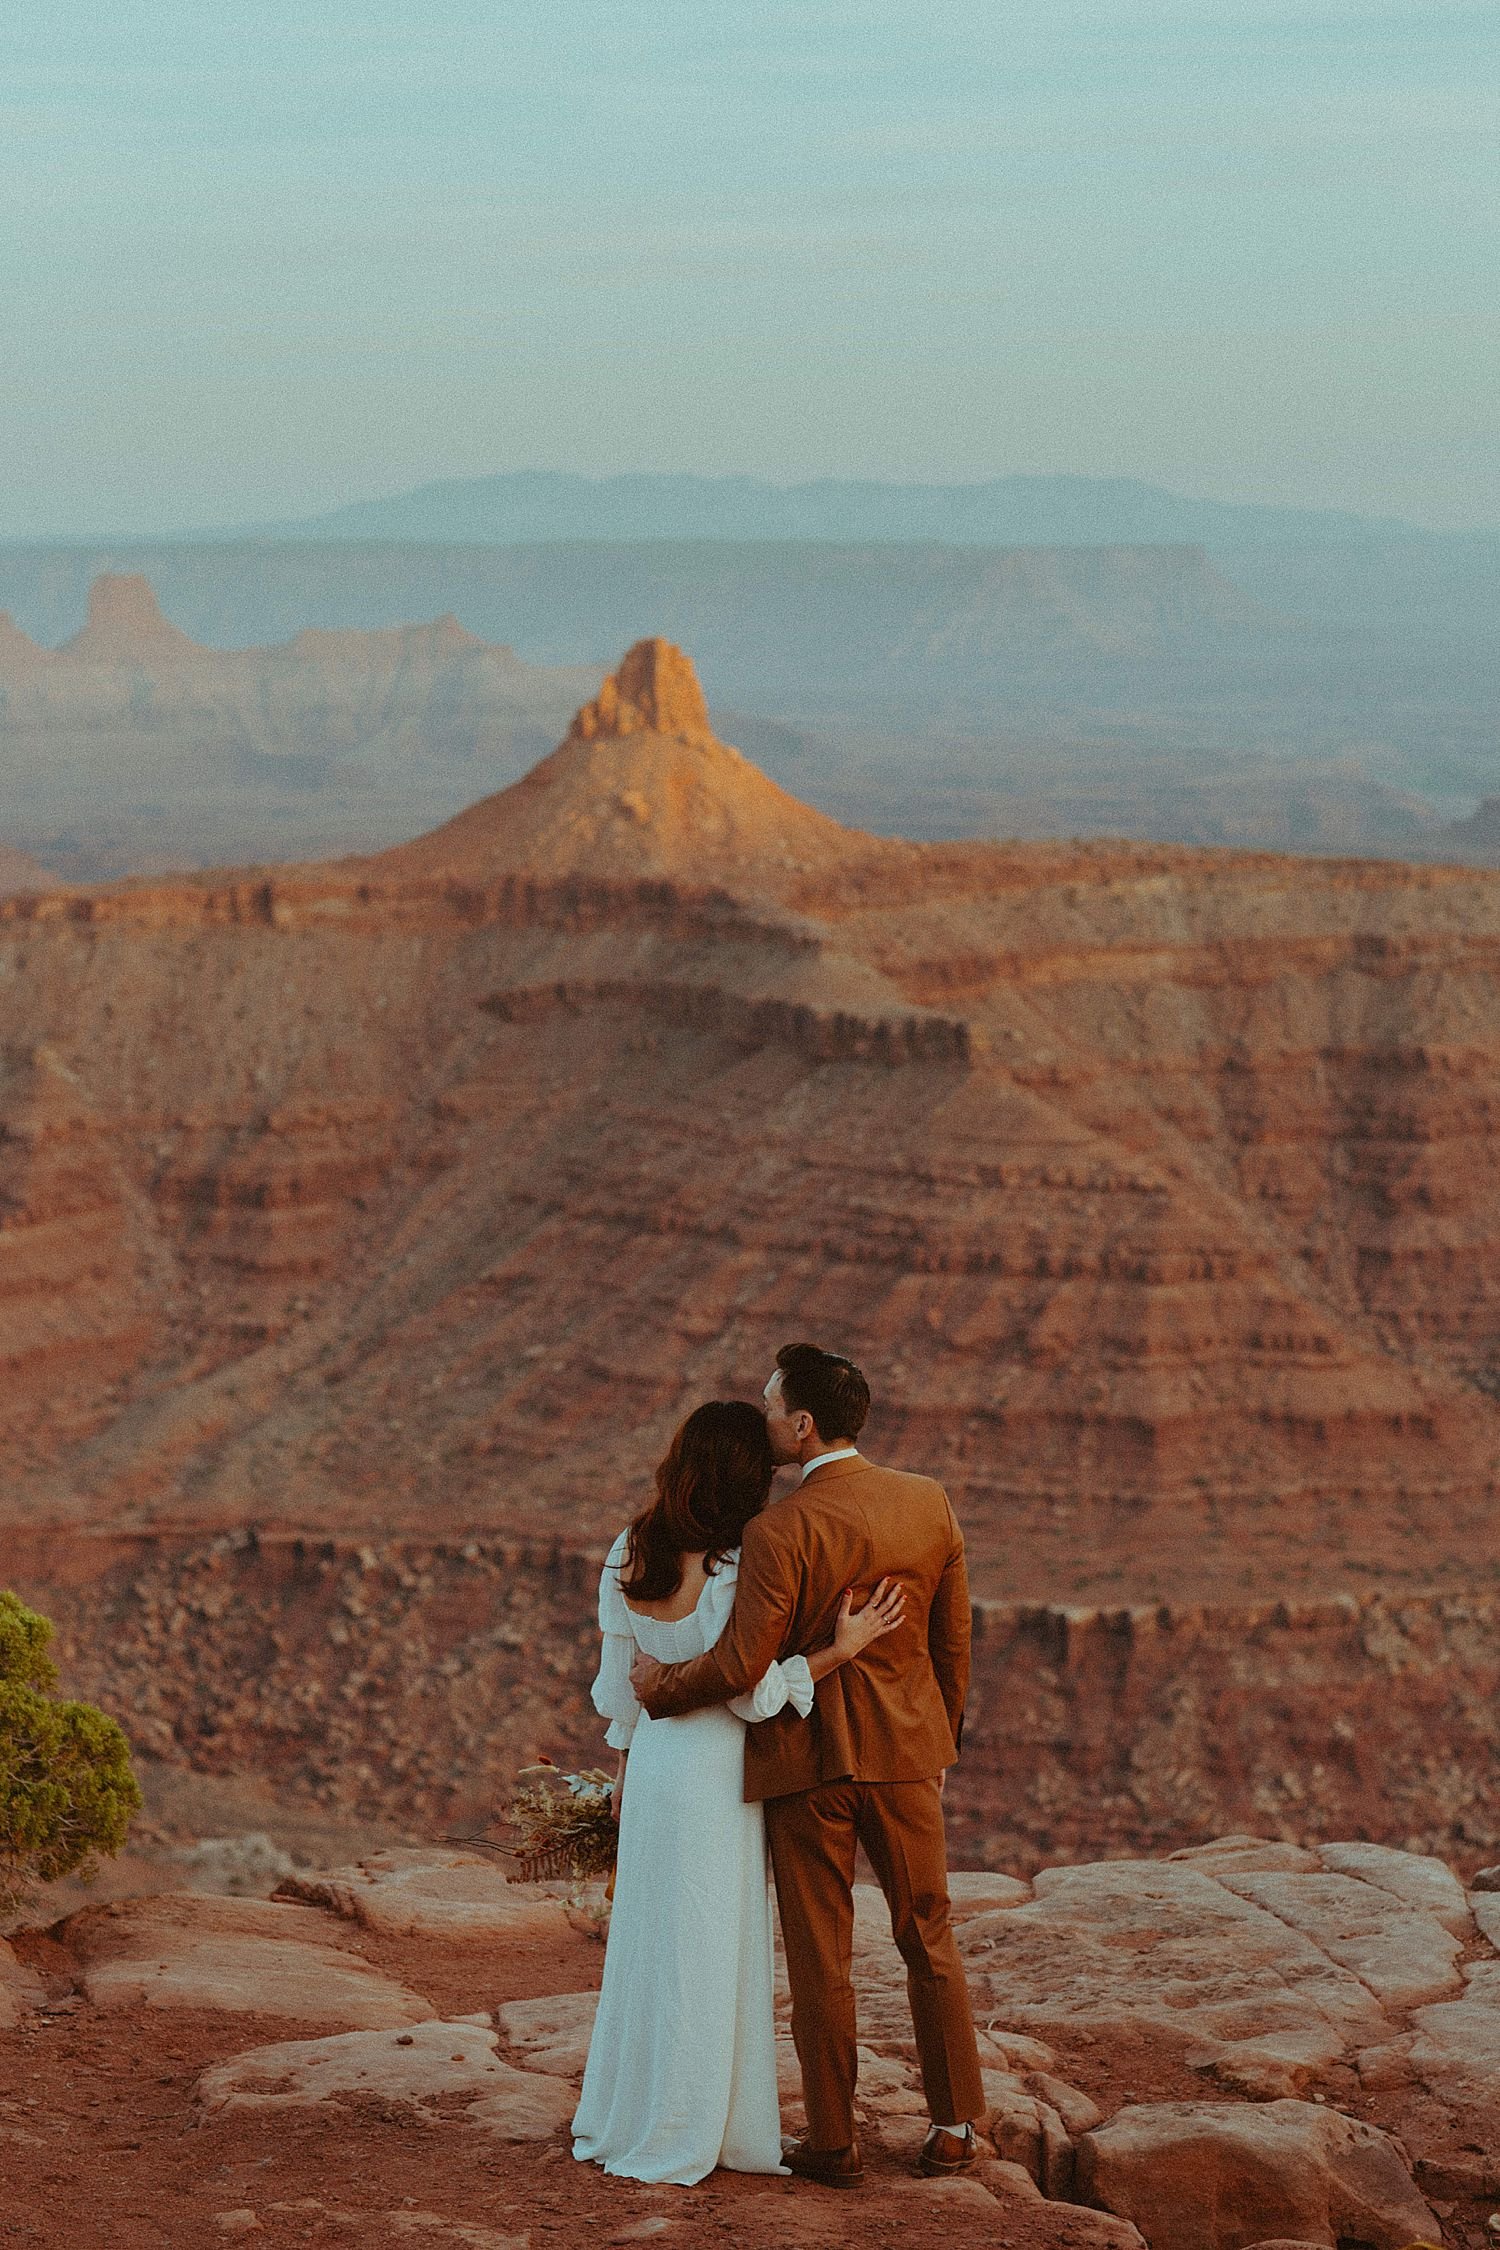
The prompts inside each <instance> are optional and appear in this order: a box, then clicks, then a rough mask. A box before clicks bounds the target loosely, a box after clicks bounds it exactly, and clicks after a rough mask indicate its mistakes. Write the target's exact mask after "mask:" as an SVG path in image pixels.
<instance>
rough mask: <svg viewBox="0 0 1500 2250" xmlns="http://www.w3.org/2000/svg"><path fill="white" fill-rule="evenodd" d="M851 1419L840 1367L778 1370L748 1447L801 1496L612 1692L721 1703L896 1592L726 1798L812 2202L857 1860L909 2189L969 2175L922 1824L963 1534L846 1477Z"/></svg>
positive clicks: (835, 2128)
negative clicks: (780, 1996) (766, 1967)
mask: <svg viewBox="0 0 1500 2250" xmlns="http://www.w3.org/2000/svg"><path fill="white" fill-rule="evenodd" d="M869 1406H870V1391H869V1386H868V1384H867V1383H866V1381H865V1379H864V1377H863V1375H861V1373H860V1371H859V1369H858V1368H857V1367H855V1366H854V1365H853V1364H852V1362H851V1361H849V1360H847V1359H840V1358H838V1357H837V1356H836V1355H835V1354H834V1353H832V1352H825V1351H820V1350H819V1349H818V1348H817V1346H816V1345H814V1344H787V1345H785V1346H784V1347H783V1348H782V1350H781V1351H779V1352H778V1353H777V1354H776V1372H775V1374H774V1375H773V1376H772V1377H771V1380H770V1381H769V1383H767V1385H766V1390H765V1413H766V1428H767V1430H768V1432H769V1434H770V1439H771V1450H772V1452H773V1453H774V1455H775V1457H776V1459H777V1461H778V1462H781V1463H784V1464H785V1463H791V1462H797V1463H799V1464H800V1465H801V1469H802V1481H801V1484H800V1485H799V1487H798V1489H797V1490H796V1491H795V1492H793V1493H792V1494H791V1496H790V1497H789V1498H788V1499H786V1500H784V1501H782V1502H781V1503H780V1504H779V1505H777V1506H775V1507H771V1508H767V1509H766V1510H765V1511H764V1513H763V1514H761V1515H759V1516H756V1517H755V1518H754V1520H753V1521H752V1522H751V1523H749V1524H748V1525H747V1526H746V1528H745V1536H744V1542H743V1545H742V1547H741V1551H740V1569H739V1584H738V1587H737V1589H736V1593H735V1602H734V1609H733V1611H732V1612H731V1614H730V1619H729V1623H728V1625H727V1626H726V1627H725V1629H724V1632H723V1634H722V1636H721V1637H720V1639H719V1640H718V1642H717V1643H716V1644H715V1646H714V1647H713V1648H711V1649H710V1650H709V1651H708V1654H707V1655H706V1656H700V1657H697V1658H695V1659H694V1660H693V1661H692V1662H691V1663H687V1664H668V1665H659V1664H654V1663H652V1662H651V1660H650V1658H649V1657H645V1656H642V1657H640V1658H638V1659H637V1663H636V1667H635V1670H634V1671H633V1672H632V1674H631V1678H632V1680H633V1681H634V1683H635V1689H636V1693H637V1695H638V1696H639V1698H640V1700H641V1702H642V1704H643V1705H644V1706H645V1708H646V1710H647V1711H649V1712H650V1714H651V1716H652V1718H653V1719H665V1718H673V1717H676V1716H677V1715H678V1714H679V1713H681V1712H684V1711H697V1710H701V1709H702V1708H703V1707H704V1706H705V1705H708V1704H713V1703H727V1702H729V1701H730V1699H731V1698H732V1697H734V1696H737V1695H742V1694H744V1693H745V1691H746V1690H747V1689H749V1688H752V1687H754V1685H755V1683H756V1682H757V1680H759V1679H760V1678H761V1676H762V1674H763V1673H764V1672H765V1670H766V1668H767V1666H768V1665H769V1664H770V1663H771V1662H772V1660H773V1659H774V1658H777V1657H784V1656H788V1655H792V1654H794V1653H796V1652H798V1651H802V1652H804V1653H805V1652H806V1651H807V1650H809V1649H815V1648H818V1647H821V1646H822V1645H823V1644H824V1643H825V1642H826V1641H828V1640H829V1639H830V1638H831V1637H832V1633H833V1626H834V1620H835V1618H836V1616H837V1614H838V1607H839V1602H840V1599H841V1597H842V1595H843V1592H844V1589H845V1587H847V1586H854V1587H857V1588H860V1589H862V1591H863V1593H864V1596H865V1598H866V1599H868V1597H869V1593H870V1591H871V1589H872V1588H873V1587H874V1586H875V1584H876V1583H877V1581H878V1580H880V1579H881V1578H886V1577H890V1578H895V1579H899V1580H900V1582H901V1584H902V1586H903V1587H904V1588H905V1591H906V1613H905V1616H904V1618H903V1620H902V1622H901V1624H900V1625H898V1626H897V1627H896V1628H895V1629H894V1630H893V1631H892V1632H889V1633H887V1634H886V1635H885V1636H884V1637H883V1638H882V1639H880V1640H877V1641H874V1642H872V1643H871V1645H870V1646H869V1647H868V1648H867V1649H866V1650H865V1651H864V1654H863V1655H862V1656H860V1657H859V1658H858V1659H857V1660H856V1661H854V1662H853V1663H850V1664H845V1665H842V1666H841V1667H840V1668H839V1669H838V1670H837V1671H834V1672H830V1673H829V1674H828V1675H827V1677H826V1678H825V1679H823V1680H821V1681H820V1682H819V1683H818V1690H817V1701H816V1704H815V1706H814V1710H813V1715H812V1718H811V1720H804V1719H799V1718H798V1717H797V1716H796V1715H795V1713H792V1712H786V1713H783V1714H782V1715H781V1716H780V1717H778V1718H775V1719H769V1720H766V1721H764V1722H763V1723H762V1724H760V1725H758V1726H753V1727H750V1728H748V1729H747V1730H746V1736H745V1796H746V1799H747V1800H748V1801H750V1802H754V1801H755V1800H756V1799H757V1798H760V1799H763V1800H764V1801H765V1807H766V1830H767V1834H768V1836H769V1838H770V1844H771V1858H772V1863H773V1865H774V1867H775V1870H776V1897H777V1902H778V1904H779V1906H780V1909H781V1929H782V1935H783V1937H784V1939H785V1941H786V1957H787V1971H788V1975H789V1977H790V1979H791V1987H792V2037H793V2038H794V2040H795V2041H796V2045H797V2056H798V2060H799V2061H800V2063H801V2065H802V2087H803V2093H804V2096H805V2098H806V2102H807V2126H808V2131H807V2139H806V2140H805V2141H802V2142H798V2143H796V2144H795V2145H794V2146H793V2147H791V2148H790V2149H789V2150H788V2152H787V2156H786V2162H787V2164H788V2165H789V2166H790V2168H791V2170H792V2171H793V2172H795V2173H796V2174H797V2175H798V2177H799V2178H802V2179H807V2180H817V2181H820V2182H821V2183H822V2184H823V2185H825V2186H828V2187H854V2186H856V2185H857V2184H858V2182H859V2180H860V2178H861V2177H862V2165H861V2161H860V2153H859V2146H858V2143H857V2141H856V2139H855V2126H854V2085H855V2077H856V2074H857V2070H858V2062H857V2050H856V2046H855V2026H854V1987H853V1985H852V1983H851V1981H850V1975H849V1964H850V1949H851V1945H852V1942H853V1932H854V1890H853V1886H854V1855H855V1847H856V1845H858V1844H863V1846H864V1848H865V1852H866V1854H867V1856H868V1858H869V1860H870V1863H871V1865H872V1866H873V1868H874V1870H875V1873H876V1875H877V1876H878V1877H879V1880H880V1887H881V1889H882V1890H883V1891H884V1893H885V1896H886V1900H887V1903H888V1904H889V1906H890V1910H891V1931H892V1934H893V1936H894V1937H895V1940H896V1943H897V1945H898V1947H899V1948H900V1950H901V1956H902V1959H903V1960H904V1961H905V1963H906V1982H907V1991H908V1993H909V1995H910V1999H911V2012H912V2023H913V2026H914V2027H915V2030H916V2035H917V2051H918V2054H919V2056H920V2058H921V2065H922V2083H923V2090H924V2092H925V2094H926V2097H927V2107H928V2112H929V2114H930V2116H931V2118H932V2121H933V2122H932V2130H931V2132H930V2133H929V2134H928V2136H927V2141H926V2144H925V2146H924V2147H923V2150H922V2154H921V2157H920V2159H919V2166H920V2169H921V2170H922V2171H923V2172H924V2173H926V2174H928V2175H929V2176H932V2175H947V2174H951V2173H955V2172H963V2171H966V2170H967V2169H968V2167H969V2166H970V2165H971V2164H972V2163H973V2161H974V2154H975V2150H974V2121H975V2120H976V2119H978V2118H979V2117H981V2116H982V2115H983V2114H984V2110H985V2099H984V2088H983V2085H982V2082H981V2079H980V2075H979V2056H978V2052H977V2049H976V2046H975V2040H974V2026H973V2022H972V2019H971V2017H970V2014H969V1998H968V1992H967V1990H966V1988H965V1985H964V1972H963V1965H962V1963H961V1962H960V1960H959V1956H958V1948H957V1947H956V1945H955V1944H954V1942H953V1932H952V1929H951V1927H950V1924H949V1911H948V1876H947V1859H946V1847H945V1844H944V1838H943V1811H942V1804H941V1797H942V1790H943V1777H944V1772H945V1770H946V1768H947V1767H949V1766H950V1765H952V1763H953V1761H954V1759H955V1758H956V1757H957V1756H958V1738H959V1735H960V1733H961V1731H962V1727H963V1707H964V1694H965V1691H966V1689H967V1687H968V1679H969V1592H968V1581H967V1578H966V1575H965V1571H964V1543H963V1534H962V1533H961V1532H960V1530H959V1528H958V1525H957V1523H956V1522H955V1520H954V1515H953V1510H952V1508H951V1507H950V1506H949V1504H948V1497H947V1494H946V1493H945V1492H944V1491H943V1488H942V1486H941V1485H939V1484H935V1483H934V1482H933V1481H932V1479H931V1478H930V1477H918V1476H907V1475H905V1474H903V1473H902V1472H901V1471H899V1470H896V1469H877V1468H876V1467H875V1466H874V1464H873V1463H872V1462H869V1461H866V1460H865V1459H864V1458H863V1456H862V1455H861V1453H860V1452H859V1450H858V1447H857V1446H856V1444H855V1442H854V1441H855V1439H856V1438H857V1437H858V1435H859V1432H860V1429H861V1428H862V1426H863V1424H864V1420H865V1416H866V1414H867V1413H868V1412H869Z"/></svg>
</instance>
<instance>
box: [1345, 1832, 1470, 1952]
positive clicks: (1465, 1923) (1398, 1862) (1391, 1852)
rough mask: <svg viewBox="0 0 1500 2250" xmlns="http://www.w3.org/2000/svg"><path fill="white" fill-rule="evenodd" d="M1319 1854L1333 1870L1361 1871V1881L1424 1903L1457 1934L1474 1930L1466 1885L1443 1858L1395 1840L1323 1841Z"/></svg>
mask: <svg viewBox="0 0 1500 2250" xmlns="http://www.w3.org/2000/svg"><path fill="white" fill-rule="evenodd" d="M1318 1857H1319V1859H1320V1860H1321V1861H1322V1862H1323V1865H1324V1866H1325V1867H1326V1868H1327V1869H1328V1870H1329V1871H1330V1873H1332V1874H1335V1875H1356V1876H1358V1878H1359V1880H1360V1881H1361V1882H1362V1883H1373V1884H1374V1886H1375V1888H1376V1889H1377V1890H1381V1891H1389V1892H1390V1893H1391V1896H1392V1897H1393V1898H1399V1899H1402V1900H1404V1901H1405V1903H1406V1904H1407V1905H1408V1906H1416V1907H1420V1908H1421V1909H1422V1911H1423V1912H1424V1913H1426V1914H1430V1915H1432V1916H1433V1918H1434V1919H1435V1920H1436V1921H1439V1922H1441V1923H1442V1925H1443V1928H1444V1929H1445V1930H1451V1931H1452V1932H1453V1935H1454V1936H1455V1937H1456V1938H1463V1939H1465V1940H1467V1939H1469V1938H1471V1937H1472V1936H1473V1935H1474V1917H1473V1915H1472V1914H1471V1913H1470V1912H1469V1902H1468V1900H1467V1899H1466V1898H1465V1896H1464V1887H1463V1885H1462V1883H1461V1882H1460V1881H1459V1879H1458V1877H1457V1876H1456V1875H1455V1874H1454V1872H1453V1870H1452V1868H1451V1867H1449V1866H1447V1865H1446V1863H1445V1862H1444V1861H1443V1860H1440V1859H1429V1858H1428V1857H1427V1856H1426V1854H1425V1853H1422V1852H1401V1851H1397V1850H1396V1848H1395V1846H1394V1845H1393V1844H1324V1845H1322V1846H1321V1847H1320V1848H1319V1851H1318Z"/></svg>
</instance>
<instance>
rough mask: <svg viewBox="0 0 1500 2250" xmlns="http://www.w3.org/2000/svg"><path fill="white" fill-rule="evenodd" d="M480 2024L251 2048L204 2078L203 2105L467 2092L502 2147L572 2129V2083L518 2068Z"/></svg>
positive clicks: (306, 2104) (267, 2105) (421, 2097)
mask: <svg viewBox="0 0 1500 2250" xmlns="http://www.w3.org/2000/svg"><path fill="white" fill-rule="evenodd" d="M496 2044H497V2042H496V2034H495V2033H494V2032H493V2031H485V2030H482V2029H481V2028H480V2027H479V2026H478V2025H477V2024H470V2023H436V2022H427V2023H419V2024H414V2025H413V2026H412V2028H411V2029H410V2031H406V2032H397V2031H389V2030H387V2031H351V2032H344V2033H342V2034H341V2035H339V2036H337V2037H334V2038H329V2039H287V2040H282V2041H281V2042H279V2043H278V2044H277V2045H276V2046H273V2047H252V2048H251V2049H250V2050H249V2052H248V2053H246V2054H242V2055H236V2056H235V2057H234V2058H233V2060H232V2061H230V2062H226V2063H220V2064H218V2065H217V2066H216V2067H215V2068H214V2069H213V2070H209V2071H205V2072H204V2074H203V2076H202V2078H200V2079H199V2081H198V2087H197V2098H198V2100H199V2102H200V2103H201V2104H202V2106H203V2107H204V2108H205V2109H206V2110H208V2111H209V2112H211V2113H212V2112H216V2111H220V2110H234V2109H255V2110H270V2109H311V2108H317V2107H319V2106H321V2105H322V2104H324V2103H329V2102H334V2103H337V2102H338V2101H340V2099H342V2098H344V2097H347V2096H351V2095H361V2094H362V2095H373V2096H375V2097H377V2098H378V2099H380V2100H383V2101H400V2102H413V2103H416V2104H418V2105H421V2104H423V2103H426V2102H430V2101H433V2100H435V2099H436V2098H437V2097H438V2096H440V2095H445V2094H447V2095H451V2094H467V2095H471V2096H473V2097H474V2098H473V2099H472V2100H471V2101H470V2103H469V2106H468V2108H467V2110H466V2112H465V2115H466V2117H467V2119H468V2121H469V2123H470V2124H473V2125H480V2126H483V2127H484V2128H485V2130H486V2131H488V2132H492V2133H496V2134H498V2135H499V2136H500V2137H501V2138H502V2139H504V2140H516V2141H524V2140H542V2139H545V2138H547V2137H548V2136H549V2135H550V2134H552V2133H554V2132H556V2131H557V2129H558V2127H559V2126H560V2125H565V2124H567V2123H568V2122H569V2120H570V2119H571V2117H572V2115H573V2111H574V2110H575V2109H576V2107H577V2105H578V2095H577V2092H576V2090H575V2088H574V2087H573V2086H571V2085H570V2084H568V2083H567V2081H566V2080H563V2079H560V2078H551V2077H547V2076H545V2075H543V2074H541V2073H539V2072H537V2071H529V2070H517V2069H516V2068H515V2067H514V2065H513V2064H511V2063H508V2062H504V2061H502V2059H501V2058H500V2056H499V2055H498V2054H497V2052H496Z"/></svg>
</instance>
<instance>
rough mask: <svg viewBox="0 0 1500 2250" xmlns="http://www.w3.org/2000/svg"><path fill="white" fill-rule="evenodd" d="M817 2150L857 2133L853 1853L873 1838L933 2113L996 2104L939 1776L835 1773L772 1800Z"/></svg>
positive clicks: (769, 1828) (952, 2117)
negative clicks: (982, 2048) (964, 1949)
mask: <svg viewBox="0 0 1500 2250" xmlns="http://www.w3.org/2000/svg"><path fill="white" fill-rule="evenodd" d="M766 1833H767V1835H768V1836H769V1838H770V1845H771V1863H772V1866H773V1867H774V1868H775V1870H776V1902H777V1905H778V1907H779V1909H780V1913H781V1934H782V1937H783V1940H784V1941H785V1944H786V1965H787V1975H788V1978H789V1980H790V1983H791V1987H792V2038H793V2040H794V2041H795V2043H796V2048H797V2060H798V2061H799V2062H800V2064H801V2065H802V2091H803V2097H804V2099H805V2101H806V2104H807V2138H808V2145H809V2146H810V2147H812V2148H847V2147H848V2145H849V2143H850V2142H851V2141H852V2140H853V2139H854V2137H855V2126H854V2086H855V2080H856V2077H857V2075H858V2070H859V2060H858V2048H857V2045H856V2036H855V2024H854V1984H853V1979H852V1976H851V1973H850V1969H851V1961H852V1957H853V1951H854V1855H855V1847H856V1845H858V1844H863V1845H864V1848H865V1851H866V1853H867V1855H868V1857H869V1860H870V1864H871V1866H872V1867H873V1868H874V1870H875V1873H876V1876H877V1877H878V1879H879V1882H880V1887H881V1889H882V1890H883V1891H884V1893H885V1897H886V1903H887V1905H888V1906H889V1907H890V1910H891V1935H892V1937H893V1938H894V1939H895V1941H896V1944H897V1947H898V1948H899V1950H900V1953H901V1958H902V1959H903V1961H904V1962H905V1963H906V1989H907V1993H908V1996H909V1998H910V2001H911V2020H912V2026H913V2029H914V2030H915V2032H916V2037H917V2054H918V2057H919V2059H920V2062H921V2068H922V2090H923V2093H924V2094H925V2096H926V2099H927V2109H928V2114H929V2115H930V2116H931V2118H932V2119H933V2121H934V2123H936V2124H939V2125H961V2124H963V2123H964V2122H965V2121H966V2120H968V2119H971V2118H972V2119H979V2118H982V2117H983V2115H984V2113H985V2097H984V2085H983V2081H982V2080H981V2078H980V2075H979V2051H978V2047H977V2045H976V2042H975V2038H974V2023H973V2018H972V2016H971V2015H970V2012H969V1994H968V1987H967V1986H966V1984H965V1982H964V1971H963V1963H962V1961H961V1960H960V1959H959V1954H958V1947H957V1946H956V1945H955V1943H954V1940H953V1929H952V1925H951V1922H950V1919H949V1909H948V1868H947V1848H946V1844H945V1841H944V1836H943V1805H942V1796H941V1793H940V1791H939V1788H938V1784H937V1782H936V1780H932V1781H828V1782H824V1783H823V1784H822V1785H821V1786H820V1787H819V1788H816V1789H804V1790H801V1791H799V1792H798V1794H797V1795H796V1796H793V1797H773V1798H770V1799H768V1800H767V1803H766Z"/></svg>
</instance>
